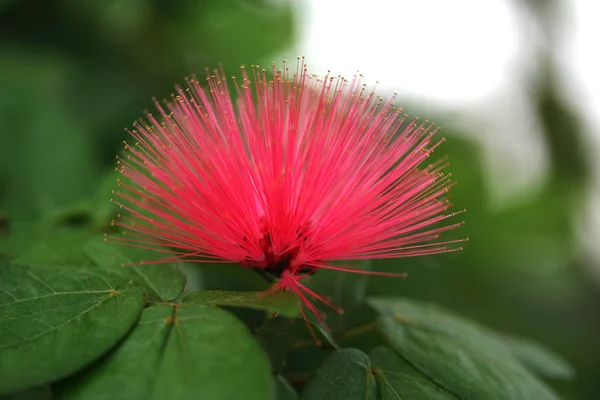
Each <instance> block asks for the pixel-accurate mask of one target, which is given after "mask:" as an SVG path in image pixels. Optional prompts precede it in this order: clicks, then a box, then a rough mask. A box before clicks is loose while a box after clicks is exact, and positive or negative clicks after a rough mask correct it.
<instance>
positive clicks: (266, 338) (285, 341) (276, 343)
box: [256, 318, 303, 371]
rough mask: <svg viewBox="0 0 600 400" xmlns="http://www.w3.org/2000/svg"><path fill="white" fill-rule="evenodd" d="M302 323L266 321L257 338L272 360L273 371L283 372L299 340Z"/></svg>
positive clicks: (289, 320)
mask: <svg viewBox="0 0 600 400" xmlns="http://www.w3.org/2000/svg"><path fill="white" fill-rule="evenodd" d="M299 324H303V322H302V321H299V320H295V319H290V318H271V319H268V320H266V321H265V322H264V323H263V324H262V325H261V326H260V328H258V331H257V332H256V337H257V339H258V342H259V343H260V344H261V345H262V347H263V349H264V351H265V352H266V353H267V355H268V356H269V359H270V360H271V365H272V366H273V370H275V371H281V370H282V369H283V367H284V365H285V359H286V357H287V355H288V353H289V351H290V350H291V348H292V347H293V345H294V343H295V342H296V340H297V339H298V336H299V335H298V326H299Z"/></svg>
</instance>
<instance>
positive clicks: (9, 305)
mask: <svg viewBox="0 0 600 400" xmlns="http://www.w3.org/2000/svg"><path fill="white" fill-rule="evenodd" d="M0 285H1V286H0V322H1V324H0V393H9V392H12V391H16V390H18V389H21V388H25V387H28V386H33V385H39V384H43V383H46V382H51V381H54V380H56V379H58V378H61V377H63V376H66V375H68V374H70V373H73V372H75V371H77V370H78V369H80V368H82V367H83V366H85V365H86V364H89V363H90V362H91V361H93V360H94V359H96V358H98V357H99V356H100V355H101V354H103V353H104V352H106V351H107V350H108V349H109V348H111V347H112V346H113V345H114V344H115V343H117V342H118V341H119V340H120V339H121V338H122V337H123V336H124V335H125V334H126V333H127V332H128V331H129V329H130V328H131V326H132V325H133V324H134V323H135V322H136V321H137V319H138V317H139V314H140V312H141V311H142V307H143V294H142V292H141V291H140V290H139V289H138V288H136V287H132V286H129V285H128V282H127V280H124V279H123V278H122V277H120V276H117V275H111V274H99V273H98V272H97V271H93V270H92V269H83V268H81V269H74V268H71V267H70V268H61V267H44V266H36V267H30V266H24V265H4V266H1V267H0Z"/></svg>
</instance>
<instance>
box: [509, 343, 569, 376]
mask: <svg viewBox="0 0 600 400" xmlns="http://www.w3.org/2000/svg"><path fill="white" fill-rule="evenodd" d="M506 341H507V345H508V347H509V348H510V349H511V350H512V352H513V354H514V355H515V357H516V358H518V359H519V360H520V361H521V362H522V363H523V364H524V365H525V366H526V367H527V368H529V369H531V370H532V371H533V372H536V373H538V374H540V375H542V376H544V377H548V378H556V379H570V378H573V376H575V370H574V369H573V366H571V364H569V363H568V362H567V361H566V360H564V359H563V358H562V357H561V356H559V355H558V354H555V353H554V352H552V351H550V350H549V349H546V348H545V347H543V346H542V345H540V344H538V343H535V342H532V341H531V340H528V339H522V338H507V339H506Z"/></svg>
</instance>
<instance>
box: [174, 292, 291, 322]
mask: <svg viewBox="0 0 600 400" xmlns="http://www.w3.org/2000/svg"><path fill="white" fill-rule="evenodd" d="M183 302H184V303H193V304H212V305H216V306H230V307H248V308H254V309H257V310H265V311H270V312H273V313H279V314H282V315H285V316H288V317H295V316H298V315H299V313H300V309H299V304H298V299H297V298H296V296H295V295H294V294H293V293H290V292H276V293H261V292H233V291H216V290H211V291H204V292H196V293H191V294H190V295H188V296H186V297H185V298H184V300H183Z"/></svg>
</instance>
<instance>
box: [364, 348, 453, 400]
mask: <svg viewBox="0 0 600 400" xmlns="http://www.w3.org/2000/svg"><path fill="white" fill-rule="evenodd" d="M369 358H370V359H371V363H372V364H373V373H374V374H375V378H376V379H377V383H378V385H379V393H380V397H381V399H382V400H392V399H398V398H400V399H415V400H417V399H427V400H452V399H456V397H454V396H453V395H451V394H450V393H448V392H447V391H446V390H444V389H443V388H441V387H440V386H438V385H437V384H436V383H434V382H433V381H432V380H431V379H429V378H428V377H427V376H425V375H423V374H422V373H420V372H419V371H417V370H416V369H415V368H414V367H412V366H411V365H410V364H408V363H407V362H406V360H404V359H403V358H402V357H400V356H398V355H397V354H396V353H394V351H393V350H391V349H388V348H386V347H376V348H375V349H373V350H372V351H371V352H370V353H369Z"/></svg>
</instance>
